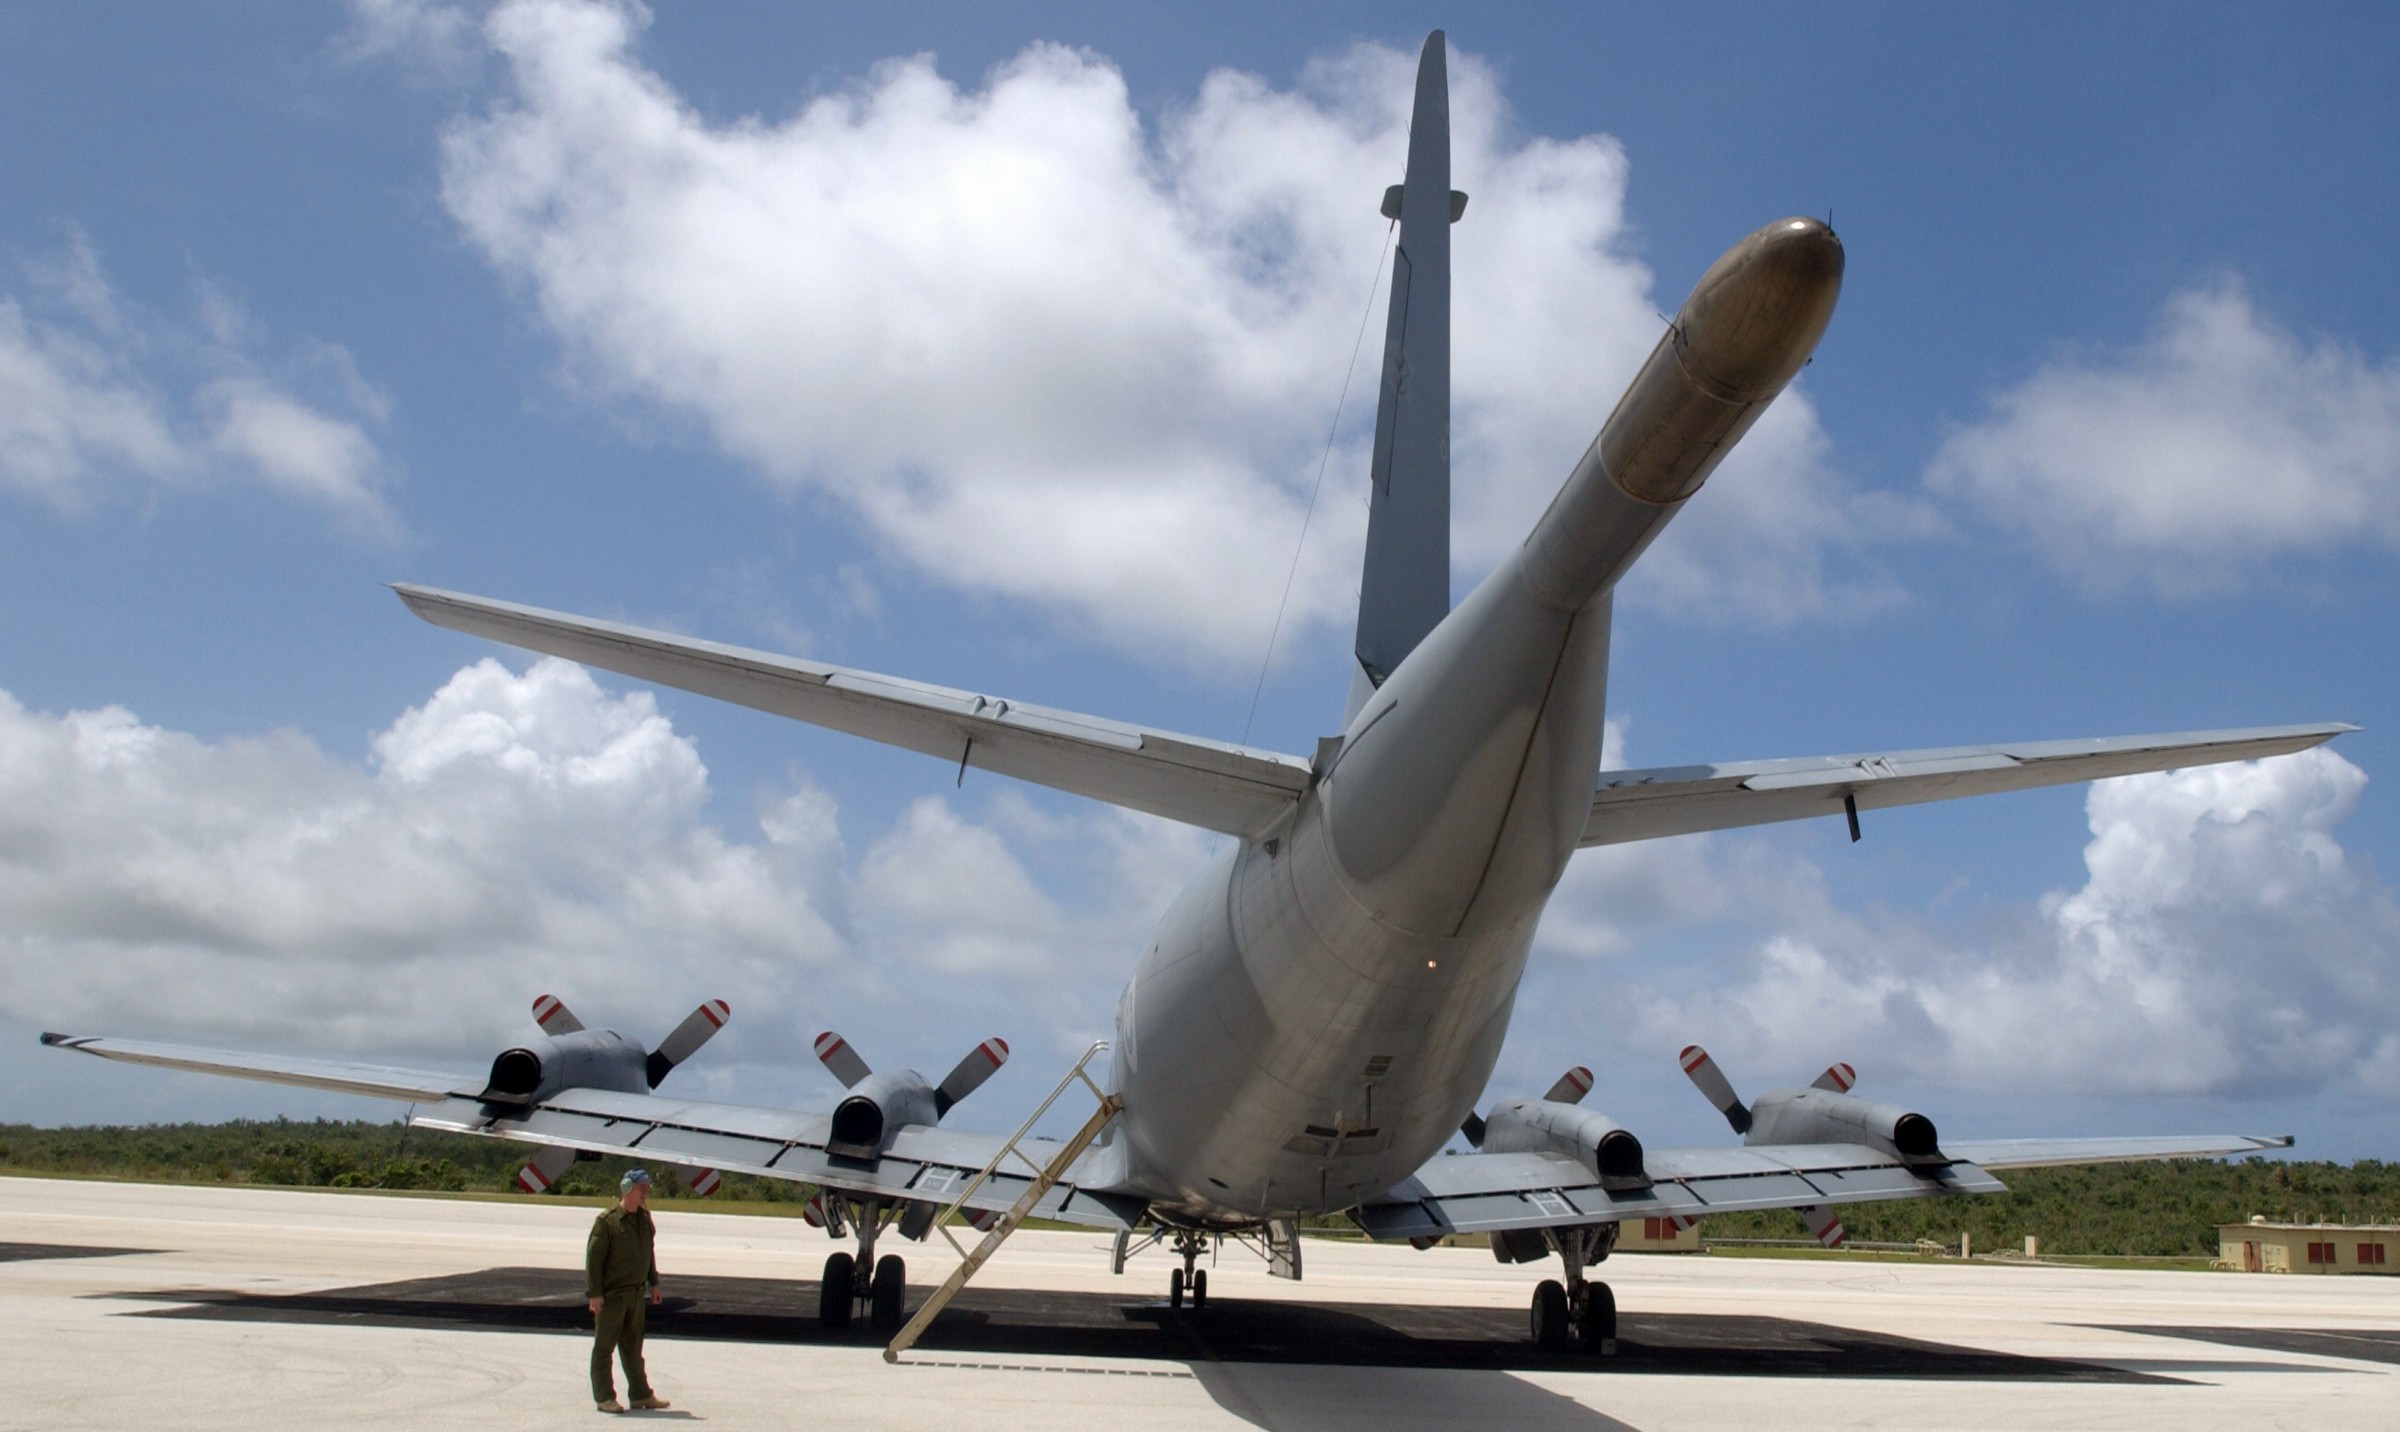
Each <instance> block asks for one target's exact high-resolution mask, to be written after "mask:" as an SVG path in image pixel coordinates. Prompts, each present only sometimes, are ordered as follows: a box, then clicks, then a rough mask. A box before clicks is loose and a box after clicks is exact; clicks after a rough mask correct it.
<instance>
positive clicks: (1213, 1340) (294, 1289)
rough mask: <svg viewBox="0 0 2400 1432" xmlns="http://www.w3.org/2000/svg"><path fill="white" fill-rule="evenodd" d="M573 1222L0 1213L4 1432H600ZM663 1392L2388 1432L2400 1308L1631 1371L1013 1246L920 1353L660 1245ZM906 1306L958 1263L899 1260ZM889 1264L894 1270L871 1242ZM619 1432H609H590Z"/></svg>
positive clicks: (1039, 1421) (1008, 1408) (1472, 1284)
mask: <svg viewBox="0 0 2400 1432" xmlns="http://www.w3.org/2000/svg"><path fill="white" fill-rule="evenodd" d="M592 1211H593V1210H592V1209H591V1208H589V1207H579V1206H576V1205H572V1204H561V1205H559V1206H556V1207H550V1206H535V1205H524V1204H487V1203H474V1202H464V1201H452V1200H441V1199H417V1198H404V1197H389V1196H379V1195H371V1194H342V1193H301V1192H284V1191H277V1190H264V1189H245V1188H170V1187H159V1186H150V1185H134V1184H105V1183H78V1182H70V1181H64V1180H49V1179H0V1319H4V1320H5V1323H4V1325H5V1328H6V1330H7V1332H6V1343H5V1346H7V1348H8V1356H7V1358H6V1359H5V1364H6V1368H7V1372H6V1376H5V1385H6V1392H5V1394H0V1427H42V1428H80V1427H107V1428H115V1427H131V1426H144V1427H153V1426H165V1427H194V1428H214V1427H243V1428H248V1427H255V1426H260V1425H279V1426H300V1427H316V1426H327V1425H335V1424H341V1425H368V1424H371V1425H375V1426H379V1427H417V1426H423V1427H443V1428H456V1427H509V1428H541V1427H590V1426H593V1425H595V1423H596V1422H603V1420H602V1419H599V1418H598V1417H597V1415H596V1414H595V1413H594V1412H593V1411H592V1407H591V1402H590V1396H589V1390H588V1387H587V1385H586V1371H585V1368H586V1360H587V1357H588V1344H587V1343H586V1342H585V1341H583V1338H584V1337H585V1336H587V1335H586V1334H584V1333H583V1332H582V1318H581V1315H580V1308H579V1305H580V1294H581V1286H580V1284H581V1273H580V1271H579V1269H580V1264H581V1257H582V1247H583V1235H584V1233H585V1231H586V1229H588V1227H589V1226H590V1222H591V1217H592ZM659 1223H660V1231H659V1241H660V1261H661V1266H662V1268H663V1270H664V1272H665V1275H666V1288H667V1292H668V1294H669V1301H668V1304H667V1307H666V1308H665V1309H664V1310H662V1312H661V1313H660V1314H659V1315H658V1316H657V1317H656V1319H655V1320H654V1321H653V1323H652V1325H651V1341H650V1359H649V1361H650V1369H651V1375H652V1377H653V1380H654V1381H655V1382H656V1383H657V1384H658V1387H659V1390H660V1391H661V1392H662V1393H663V1394H664V1395H665V1396H667V1397H669V1398H670V1399H672V1400H673V1402H674V1404H675V1406H674V1410H673V1411H672V1412H668V1413H664V1414H653V1415H651V1417H649V1418H648V1419H647V1420H655V1421H671V1420H691V1421H705V1422H711V1423H716V1424H719V1425H722V1426H732V1427H768V1426H776V1427H787V1426H821V1427H839V1428H845V1429H848V1428H881V1427H893V1428H933V1427H942V1426H958V1427H973V1428H976V1429H978V1432H980V1429H985V1428H1003V1427H1025V1428H1043V1429H1061V1432H1065V1429H1081V1428H1105V1429H1109V1432H1122V1429H1124V1428H1126V1427H1142V1428H1145V1429H1147V1428H1162V1429H1180V1428H1242V1427H1263V1428H1273V1429H1290V1432H1347V1429H1362V1432H1363V1429H1369V1428H1374V1429H1384V1428H1393V1427H1433V1426H1478V1427H1480V1426H1492V1425H1500V1426H1510V1427H1524V1428H1541V1429H1579V1432H1582V1430H1583V1429H1618V1428H1628V1427H1631V1428H1643V1429H1652V1428H1669V1427H1672V1428H1696V1427H1697V1428H1707V1427H1726V1428H1739V1429H1742V1432H1757V1429H1759V1428H1765V1427H1773V1428H1817V1427H1860V1426H1906V1427H1930V1426H1941V1427H2009V1428H2016V1427H2076V1428H2085V1427H2111V1428H2116V1427H2123V1428H2138V1427H2171V1428H2175V1429H2178V1432H2188V1429H2194V1428H2204V1427H2235V1426H2239V1427H2243V1428H2254V1427H2283V1426H2290V1427H2308V1428H2341V1427H2359V1428H2369V1427H2371V1428H2380V1429H2390V1428H2393V1427H2396V1426H2400V1279H2390V1278H2321V1277H2298V1276H2288V1277H2274V1276H2267V1275H2240V1274H2222V1273H2215V1274H2212V1273H2165V1272H2158V1273H2153V1272H2124V1271H2115V1270H2110V1271H2092V1270H2085V1269H2078V1268H2068V1267H2056V1266H2031V1267H2020V1266H2007V1265H1992V1264H1972V1265H1961V1264H1956V1263H1923V1264H1919V1263H1898V1262H1894V1263H1883V1262H1870V1261H1864V1260H1862V1261H1858V1262H1850V1261H1842V1260H1823V1261H1817V1260H1810V1261H1801V1260H1791V1261H1786V1260H1765V1259H1734V1258H1709V1257H1697V1256H1682V1257H1675V1256H1626V1257H1620V1258H1617V1259H1612V1260H1611V1261H1610V1262H1609V1263H1608V1264H1607V1265H1606V1266H1605V1269H1604V1271H1605V1273H1606V1274H1607V1277H1608V1281H1609V1282H1610V1283H1611V1284H1612V1285H1613V1286H1614V1287H1615V1289H1616V1294H1617V1301H1618V1306H1619V1308H1620V1309H1621V1310H1622V1324H1621V1326H1622V1333H1623V1337H1622V1355H1620V1356H1619V1357H1616V1358H1613V1359H1606V1360H1599V1361H1593V1360H1587V1359H1581V1358H1574V1357H1549V1356H1545V1355H1543V1354H1540V1353H1538V1352H1536V1351H1534V1350H1533V1348H1532V1347H1531V1345H1530V1344H1529V1343H1528V1342H1527V1341H1526V1339H1525V1336H1524V1327H1525V1312H1524V1309H1525V1306H1526V1302H1527V1299H1528V1298H1529V1296H1530V1293H1531V1289H1532V1286H1533V1284H1534V1282H1535V1281H1536V1280H1537V1279H1538V1277H1540V1276H1542V1275H1541V1274H1540V1273H1538V1272H1536V1271H1535V1270H1534V1269H1531V1268H1524V1267H1504V1266H1502V1265H1499V1264H1497V1263H1495V1262H1493V1261H1492V1259H1491V1257H1490V1256H1489V1255H1488V1254H1486V1253H1482V1252H1479V1251H1476V1250H1472V1249H1435V1250H1432V1251H1429V1252H1424V1253H1418V1252H1415V1251H1413V1250H1410V1249H1407V1248H1404V1247H1403V1248H1382V1247H1366V1246H1361V1245H1357V1244H1347V1243H1332V1242H1310V1243H1308V1244H1307V1245H1305V1248H1306V1260H1307V1268H1306V1271H1307V1274H1308V1276H1307V1278H1306V1280H1305V1281H1303V1282H1301V1283H1299V1284H1296V1285H1295V1284H1292V1283H1288V1282H1282V1281H1279V1280H1273V1279H1269V1278H1268V1277H1267V1276H1266V1273H1265V1267H1264V1265H1263V1264H1262V1263H1260V1262H1259V1261H1258V1260H1257V1259H1256V1258H1255V1257H1254V1256H1253V1255H1251V1254H1250V1253H1248V1252H1247V1251H1245V1250H1243V1249H1240V1248H1238V1247H1234V1246H1231V1245H1229V1246H1227V1247H1226V1248H1225V1249H1224V1251H1223V1252H1222V1254H1221V1256H1220V1257H1219V1259H1218V1261H1217V1262H1216V1264H1215V1265H1214V1266H1213V1268H1212V1269H1211V1273H1210V1280H1211V1286H1210V1306H1209V1307H1208V1309H1207V1310H1206V1311H1205V1312H1202V1313H1198V1314H1194V1313H1191V1312H1188V1311H1187V1312H1184V1313H1180V1314H1179V1313H1173V1312H1170V1311H1169V1310H1167V1309H1166V1308H1165V1307H1164V1306H1163V1304H1162V1300H1161V1299H1160V1296H1159V1295H1160V1294H1162V1293H1163V1292H1164V1289H1165V1284H1166V1274H1167V1269H1168V1267H1169V1263H1168V1261H1167V1259H1166V1257H1165V1255H1164V1254H1163V1253H1161V1252H1153V1253H1151V1254H1149V1255H1147V1256H1144V1257H1139V1258H1137V1259H1136V1260H1135V1261H1134V1262H1133V1264H1132V1266H1131V1267H1130V1268H1129V1270H1128V1272H1127V1273H1126V1275H1125V1276H1124V1277H1121V1278H1119V1277H1112V1276H1110V1274H1109V1271H1108V1241H1107V1240H1106V1239H1105V1238H1102V1237H1099V1236H1097V1235H1091V1234H1081V1233H1038V1232H1036V1233H1021V1234H1019V1235H1017V1237H1016V1238H1015V1239H1013V1240H1011V1242H1010V1243H1009V1244H1008V1246H1007V1247H1006V1248H1004V1249H1003V1250H1002V1252H1001V1253H1000V1255H999V1257H998V1258H997V1259H995V1260H994V1262H993V1263H992V1264H991V1265H990V1266H989V1267H988V1268H986V1269H985V1270H984V1273H983V1274H982V1276H981V1277H980V1278H979V1279H978V1280H977V1282H976V1283H975V1284H974V1285H973V1286H972V1287H970V1288H969V1290H968V1291H967V1293H966V1295H965V1296H963V1297H962V1298H961V1299H960V1300H959V1302H958V1303H957V1304H954V1305H953V1308H952V1310H951V1311H950V1312H949V1313H947V1314H945V1315H944V1317H943V1319H942V1320H941V1321H940V1322H939V1323H937V1324H936V1325H935V1328H934V1330H933V1331H932V1333H931V1334H929V1336H928V1337H927V1339H926V1342H925V1344H924V1345H923V1347H922V1348H921V1349H920V1350H919V1351H918V1352H916V1353H912V1354H911V1355H910V1356H909V1358H908V1359H907V1360H905V1361H904V1362H903V1364H902V1365H901V1366H898V1367H893V1366H889V1365H887V1364H885V1363H884V1361H883V1359H882V1355H881V1346H880V1344H879V1343H878V1342H876V1341H874V1340H872V1339H870V1338H869V1337H868V1336H866V1335H865V1334H864V1333H863V1332H862V1333H858V1334H851V1335H830V1334H826V1333H824V1332H823V1331H822V1330H820V1329H818V1328H817V1326H816V1324H815V1319H814V1316H813V1312H814V1309H815V1306H816V1277H817V1273H818V1271H819V1268H820V1267H821V1265H822V1263H823V1260H824V1257H825V1254H826V1253H827V1252H829V1251H831V1250H832V1249H833V1248H834V1247H835V1246H836V1245H834V1244H832V1243H831V1242H830V1241H829V1240H828V1239H827V1238H826V1237H825V1235H824V1234H823V1233H822V1232H820V1231H818V1230H815V1229H811V1228H809V1227H807V1226H806V1225H805V1224H802V1223H801V1222H799V1221H798V1220H796V1219H785V1218H754V1217H741V1216H729V1215H720V1214H705V1213H667V1214H664V1215H662V1216H661V1217H660V1220H659ZM892 1245H896V1246H898V1247H899V1248H900V1250H901V1251H903V1252H904V1253H905V1254H906V1256H907V1257H908V1260H909V1282H910V1293H911V1302H912V1305H913V1303H914V1302H915V1301H916V1300H918V1299H921V1298H922V1297H924V1296H925V1295H926V1294H927V1293H928V1292H929V1291H930V1290H931V1288H932V1287H933V1286H934V1284H935V1283H937V1282H938V1281H939V1280H940V1279H941V1278H942V1277H943V1276H944V1274H946V1273H947V1271H948V1270H949V1268H950V1267H951V1266H952V1261H953V1255H951V1254H950V1251H949V1248H948V1246H947V1245H946V1244H944V1243H943V1242H942V1241H941V1240H940V1239H939V1238H938V1237H937V1238H936V1239H934V1240H932V1242H931V1243H930V1244H929V1245H915V1244H900V1243H899V1240H897V1239H893V1240H892ZM887 1246H891V1245H887ZM603 1425H605V1423H604V1422H603Z"/></svg>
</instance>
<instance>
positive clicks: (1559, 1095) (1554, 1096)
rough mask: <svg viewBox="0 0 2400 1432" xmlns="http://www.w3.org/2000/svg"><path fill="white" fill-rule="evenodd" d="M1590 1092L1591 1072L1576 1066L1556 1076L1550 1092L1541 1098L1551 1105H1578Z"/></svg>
mask: <svg viewBox="0 0 2400 1432" xmlns="http://www.w3.org/2000/svg"><path fill="white" fill-rule="evenodd" d="M1590 1092H1592V1071H1591V1070H1589V1069H1586V1068H1584V1067H1583V1066H1582V1065H1580V1064H1578V1065H1576V1066H1575V1067H1574V1068H1572V1069H1570V1070H1568V1071H1567V1072H1566V1073H1564V1074H1561V1075H1559V1076H1558V1082H1557V1083H1555V1084H1553V1085H1551V1086H1550V1092H1549V1093H1547V1094H1544V1095H1543V1096H1542V1097H1543V1098H1545V1099H1547V1100H1549V1101H1550V1102H1551V1103H1553V1104H1580V1103H1582V1102H1583V1096H1584V1095H1586V1094H1589V1093H1590Z"/></svg>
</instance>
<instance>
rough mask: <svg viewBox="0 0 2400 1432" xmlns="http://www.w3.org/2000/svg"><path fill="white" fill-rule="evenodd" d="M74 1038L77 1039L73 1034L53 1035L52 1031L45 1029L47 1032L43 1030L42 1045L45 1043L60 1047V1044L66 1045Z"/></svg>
mask: <svg viewBox="0 0 2400 1432" xmlns="http://www.w3.org/2000/svg"><path fill="white" fill-rule="evenodd" d="M74 1037H75V1036H73V1035H71V1034H54V1033H52V1032H51V1031H49V1030H47V1029H45V1030H43V1031H42V1043H44V1044H48V1045H59V1044H64V1043H66V1042H67V1041H68V1040H70V1039H73V1038H74Z"/></svg>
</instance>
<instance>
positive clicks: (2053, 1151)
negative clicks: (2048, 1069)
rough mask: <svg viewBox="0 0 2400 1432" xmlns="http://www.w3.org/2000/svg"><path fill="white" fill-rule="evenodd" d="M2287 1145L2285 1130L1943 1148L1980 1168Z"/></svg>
mask: <svg viewBox="0 0 2400 1432" xmlns="http://www.w3.org/2000/svg"><path fill="white" fill-rule="evenodd" d="M2291 1146H2292V1136H2291V1135H2290V1134H2276V1135H2272V1136H2270V1135H2262V1134H2169V1135H2163V1136H2152V1137H2143V1138H2128V1139H1987V1140H1984V1141H1982V1142H1980V1143H1963V1144H1952V1145H1950V1146H1949V1152H1951V1153H1954V1154H1956V1155H1958V1156H1959V1157H1960V1158H1964V1159H1973V1160H1974V1161H1975V1162H1977V1163H1979V1164H1981V1165H1983V1166H1984V1167H1985V1168H2057V1167H2060V1166H2063V1165H2067V1164H2094V1163H2136V1162H2146V1161H2148V1160H2152V1159H2210V1158H2225V1157H2228V1156H2238V1155H2241V1154H2258V1153H2267V1152H2270V1151H2272V1150H2275V1149H2288V1148H2290V1147H2291Z"/></svg>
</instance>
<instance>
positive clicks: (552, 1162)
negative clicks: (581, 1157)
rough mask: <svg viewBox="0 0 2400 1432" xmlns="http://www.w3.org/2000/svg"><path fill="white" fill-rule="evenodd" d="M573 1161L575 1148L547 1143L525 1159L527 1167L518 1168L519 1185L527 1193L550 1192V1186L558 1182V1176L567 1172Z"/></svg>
mask: <svg viewBox="0 0 2400 1432" xmlns="http://www.w3.org/2000/svg"><path fill="white" fill-rule="evenodd" d="M573 1162H575V1151H574V1150H573V1149H570V1148H562V1147H560V1146H559V1145H557V1144H546V1145H544V1146H543V1147H542V1149H541V1151H540V1152H539V1153H536V1154H535V1155H534V1156H533V1157H532V1158H529V1159H527V1160H526V1161H525V1167H523V1168H521V1169H518V1170H517V1187H519V1188H521V1189H523V1190H525V1191H526V1192H527V1193H548V1192H549V1191H550V1186H551V1185H552V1184H554V1183H557V1182H558V1176H559V1175H560V1174H562V1173H565V1172H566V1171H567V1165H568V1164H571V1163H573Z"/></svg>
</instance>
